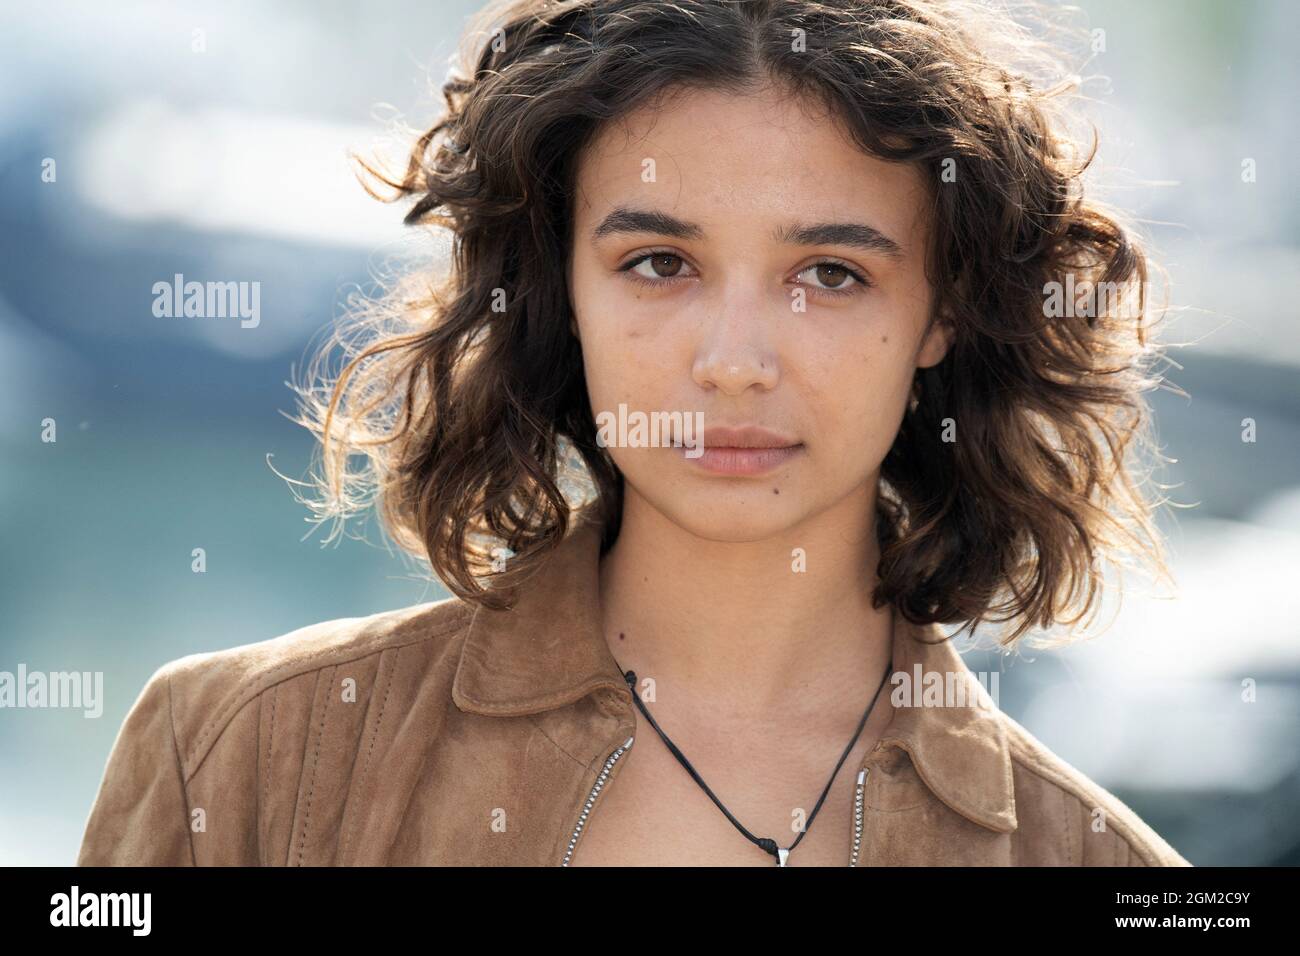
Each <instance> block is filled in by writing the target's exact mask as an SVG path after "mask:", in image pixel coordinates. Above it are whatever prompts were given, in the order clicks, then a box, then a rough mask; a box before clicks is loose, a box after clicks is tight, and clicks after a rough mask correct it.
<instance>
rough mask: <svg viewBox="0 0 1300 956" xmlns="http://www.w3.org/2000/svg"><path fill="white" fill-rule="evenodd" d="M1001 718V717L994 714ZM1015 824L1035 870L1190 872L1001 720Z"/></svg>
mask: <svg viewBox="0 0 1300 956" xmlns="http://www.w3.org/2000/svg"><path fill="white" fill-rule="evenodd" d="M999 713H1000V714H1001V712H999ZM1001 718H1002V720H1003V721H1004V723H1005V726H1006V730H1007V742H1008V746H1009V749H1010V754H1011V763H1012V768H1013V770H1012V773H1013V777H1014V784H1015V800H1016V818H1017V821H1018V823H1019V827H1018V829H1020V830H1021V831H1022V832H1023V833H1026V834H1032V835H1036V836H1046V837H1054V839H1036V840H1034V841H1033V842H1034V843H1035V844H1036V845H1035V846H1033V847H1028V846H1027V847H1026V848H1025V852H1026V853H1027V854H1030V855H1035V854H1037V855H1040V856H1042V857H1043V858H1042V859H1036V860H1034V859H1031V860H1028V861H1027V862H1030V863H1037V864H1039V865H1053V864H1065V865H1079V866H1191V863H1189V862H1188V861H1187V860H1186V859H1184V858H1183V856H1182V855H1181V854H1180V853H1179V852H1178V851H1177V850H1175V849H1174V848H1173V847H1172V846H1170V844H1169V843H1168V842H1167V841H1166V840H1165V839H1164V838H1163V837H1161V836H1160V835H1159V834H1158V833H1156V831H1155V830H1153V829H1152V828H1151V827H1150V826H1149V825H1148V824H1147V823H1146V821H1144V820H1143V819H1142V818H1141V817H1140V816H1138V814H1137V813H1136V812H1135V811H1134V810H1133V809H1132V808H1131V807H1129V806H1128V805H1127V804H1125V803H1124V802H1123V801H1121V800H1120V799H1119V798H1118V797H1116V796H1115V795H1114V794H1113V793H1111V792H1110V791H1108V790H1106V789H1105V788H1104V787H1102V786H1101V785H1100V784H1098V783H1097V782H1096V781H1094V780H1092V779H1091V778H1090V777H1088V776H1087V775H1086V774H1084V773H1083V772H1082V771H1080V770H1079V769H1078V768H1076V767H1074V766H1073V765H1071V764H1070V763H1068V762H1067V761H1065V760H1064V759H1062V758H1061V757H1060V756H1058V755H1057V754H1056V753H1055V752H1053V751H1052V750H1051V749H1049V748H1048V747H1047V745H1046V744H1044V743H1043V742H1042V741H1041V740H1039V739H1038V738H1037V737H1035V736H1034V735H1033V734H1031V733H1030V732H1029V731H1028V730H1026V729H1025V728H1024V727H1023V726H1021V725H1020V724H1019V723H1017V722H1016V721H1015V720H1013V719H1011V718H1010V717H1008V716H1007V715H1006V714H1001Z"/></svg>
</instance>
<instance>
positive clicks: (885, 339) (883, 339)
mask: <svg viewBox="0 0 1300 956" xmlns="http://www.w3.org/2000/svg"><path fill="white" fill-rule="evenodd" d="M888 341H889V336H888V335H882V336H881V337H880V344H881V345H884V344H885V343H886V342H888Z"/></svg>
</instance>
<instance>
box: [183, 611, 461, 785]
mask: <svg viewBox="0 0 1300 956" xmlns="http://www.w3.org/2000/svg"><path fill="white" fill-rule="evenodd" d="M463 624H464V622H459V623H455V624H449V625H448V626H447V627H444V628H442V629H440V630H438V631H435V632H433V633H432V634H423V635H421V636H420V637H417V638H414V639H412V640H409V641H404V642H402V643H401V644H391V645H385V646H384V647H378V648H367V649H365V650H363V651H360V652H359V653H357V654H356V656H354V657H349V658H347V659H345V660H341V661H333V662H328V663H323V664H322V663H319V662H314V661H313V662H310V663H308V664H307V666H306V667H305V668H303V669H302V670H300V671H295V672H292V673H288V674H285V675H284V676H283V677H280V676H279V675H280V674H281V673H283V672H284V671H288V670H290V669H291V668H293V667H295V666H301V664H302V663H303V662H301V661H291V662H286V663H284V664H279V665H276V666H275V667H273V668H271V669H270V670H269V671H266V672H265V673H264V674H261V675H260V676H259V677H258V679H257V681H256V682H254V683H253V684H251V685H250V687H249V689H247V690H245V691H244V692H243V693H241V694H240V695H239V696H238V697H236V698H235V701H234V703H233V704H230V705H227V706H226V708H225V709H224V710H222V711H221V712H220V713H219V714H218V715H217V716H216V717H213V718H212V720H210V721H208V723H207V725H206V726H205V728H204V730H203V731H202V733H200V734H199V737H198V740H197V741H196V742H195V744H194V748H193V750H192V751H191V754H190V757H189V762H191V763H194V769H193V770H191V771H190V772H189V775H188V776H187V777H185V779H186V780H189V779H193V777H194V775H195V774H196V773H198V771H199V767H200V766H202V764H203V761H204V760H205V759H207V751H205V750H203V746H204V743H205V741H206V740H207V737H208V736H209V735H210V734H211V733H212V731H213V730H214V729H216V728H217V726H218V725H220V729H221V730H223V731H224V730H225V728H226V726H227V725H228V724H229V723H230V722H231V721H232V720H233V719H234V718H235V716H236V715H237V714H238V713H239V711H240V710H241V709H242V708H243V707H245V706H246V705H247V704H248V703H249V701H251V700H253V699H254V698H256V697H257V696H258V695H260V694H262V693H265V692H266V691H268V690H270V689H271V688H272V687H275V686H276V685H278V684H282V683H284V682H285V681H288V680H293V678H295V677H301V676H302V675H304V674H309V673H311V672H312V671H313V670H314V671H317V672H318V673H319V672H320V671H322V670H324V669H325V668H327V667H338V666H340V665H342V664H348V663H351V662H352V661H358V660H361V659H362V658H365V657H370V656H371V655H373V654H382V653H383V652H384V651H385V650H388V649H390V648H399V647H409V646H411V645H412V644H420V643H422V642H424V641H431V640H434V639H436V638H439V637H445V636H446V635H448V634H450V633H452V632H453V631H455V630H457V629H459V628H461V627H463ZM271 678H278V679H276V680H271ZM267 681H269V683H268V682H267ZM217 737H220V734H218V735H217ZM216 739H217V738H216V737H214V738H213V741H212V742H213V743H215V742H216ZM209 746H211V744H209Z"/></svg>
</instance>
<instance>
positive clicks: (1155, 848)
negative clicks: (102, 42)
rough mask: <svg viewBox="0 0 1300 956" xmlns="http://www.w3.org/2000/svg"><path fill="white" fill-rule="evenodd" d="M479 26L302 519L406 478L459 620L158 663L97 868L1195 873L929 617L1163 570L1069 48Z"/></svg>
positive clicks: (1067, 619)
mask: <svg viewBox="0 0 1300 956" xmlns="http://www.w3.org/2000/svg"><path fill="white" fill-rule="evenodd" d="M471 37H472V38H473V39H474V40H475V42H476V44H477V49H476V50H475V51H474V53H473V58H472V60H471V61H470V62H472V63H473V67H472V69H470V70H468V71H466V72H464V73H463V74H460V73H453V74H452V75H450V76H449V77H448V79H447V80H446V82H445V84H444V87H443V90H444V94H445V98H446V103H447V113H446V116H445V117H444V118H442V120H441V121H440V122H439V123H438V124H437V125H436V126H434V127H433V128H432V129H429V130H428V131H427V132H426V133H425V134H424V135H423V136H421V137H420V138H419V142H418V144H417V145H416V147H415V149H414V151H413V153H412V155H411V157H410V163H409V167H408V169H407V170H406V171H405V173H404V174H403V175H401V176H396V177H384V176H383V174H382V173H378V172H377V171H376V170H374V169H370V171H371V172H376V174H377V175H379V176H380V177H381V179H384V181H385V182H387V183H388V184H389V185H390V186H392V187H395V188H396V190H397V194H398V195H399V196H409V197H413V198H414V199H415V202H414V205H413V207H412V208H411V210H410V212H409V214H408V215H407V222H408V223H411V224H413V225H422V226H427V227H429V228H431V229H446V230H448V231H449V233H450V237H451V239H452V255H451V260H450V268H449V271H448V272H447V274H446V275H444V276H440V277H438V279H437V281H435V282H430V281H429V279H428V277H427V276H423V275H421V276H413V277H409V278H408V280H407V281H406V282H405V283H403V284H402V285H401V286H399V287H398V288H397V289H394V290H393V291H392V293H391V295H389V296H388V297H387V298H386V299H384V300H383V301H381V302H379V303H377V305H378V306H379V309H378V312H377V315H367V316H364V319H365V322H364V324H363V325H362V329H363V330H366V331H368V332H372V333H373V332H376V331H378V334H377V335H376V336H372V338H371V340H369V341H365V342H364V344H362V343H358V342H353V341H350V340H349V339H348V338H347V337H345V336H343V335H342V334H340V335H339V338H338V341H339V342H342V343H344V344H345V345H346V346H347V347H348V348H349V349H352V350H354V352H351V353H349V354H350V355H351V357H352V361H351V362H350V363H349V364H348V365H347V366H346V368H345V369H344V370H343V372H342V374H341V375H339V376H338V377H337V379H336V380H333V379H330V380H328V381H327V382H326V386H327V387H326V389H325V390H324V391H321V390H320V389H319V388H318V387H315V388H309V389H304V390H303V394H304V396H305V397H306V400H305V402H304V415H303V422H304V423H305V424H307V425H308V426H309V427H311V428H313V429H314V430H315V431H316V433H317V434H318V435H319V436H320V437H321V439H322V442H323V444H322V452H323V454H322V459H321V460H322V462H323V464H324V473H323V474H322V475H320V476H319V484H320V487H321V489H322V490H323V492H324V494H323V497H322V498H321V499H320V500H319V501H317V502H314V504H315V506H316V507H317V509H318V512H319V514H320V515H321V516H322V517H329V516H333V517H345V516H347V515H349V514H351V513H353V512H354V511H355V510H356V509H358V508H359V507H361V506H363V505H365V504H366V503H367V501H366V498H367V494H366V492H374V493H377V496H378V498H377V500H378V501H379V502H380V503H381V505H382V514H383V516H384V518H385V522H386V528H388V529H389V530H390V531H391V532H392V534H393V536H394V538H395V539H396V540H397V541H399V542H400V543H401V544H402V545H403V546H404V547H405V548H407V549H408V550H409V551H410V552H411V553H413V554H416V555H419V556H421V557H423V558H425V559H427V560H428V562H429V563H430V565H431V567H432V569H433V571H434V572H435V573H436V575H437V577H438V578H439V580H441V581H442V582H443V583H444V584H445V586H446V587H447V588H448V589H449V590H450V592H452V596H451V597H449V598H448V599H446V600H443V601H438V602H434V603H431V604H421V605H416V606H414V607H410V608H403V609H399V610H396V611H391V612H387V613H384V614H379V615H374V616H371V617H367V618H352V619H345V620H340V621H328V622H324V623H321V624H315V625H312V626H310V627H306V628H303V629H302V630H300V631H296V632H294V633H292V634H288V635H284V636H282V637H280V638H277V639H276V640H273V641H267V642H262V643H257V644H251V645H246V646H243V647H238V648H234V649H230V650H225V651H220V652H216V653H213V654H205V655H198V656H195V657H189V658H183V659H181V660H179V661H174V662H172V663H170V664H168V665H166V666H164V667H163V668H162V669H161V670H160V671H159V672H158V674H156V675H155V677H154V678H153V679H152V680H151V681H150V683H149V685H148V686H147V687H146V688H145V690H144V692H143V693H142V695H141V698H140V700H139V701H138V702H137V704H136V706H135V708H134V709H133V711H132V713H131V715H130V716H129V717H128V720H127V722H126V725H125V726H124V728H123V731H122V734H121V736H120V738H119V741H118V743H117V745H116V747H115V750H114V754H113V756H112V757H111V759H110V762H109V766H108V770H107V773H106V776H105V780H104V784H103V789H102V791H101V794H100V797H99V800H98V802H97V803H96V806H95V808H94V811H93V813H92V815H91V818H90V821H89V825H88V827H87V834H86V840H85V844H84V846H83V848H82V853H81V862H83V863H104V862H121V863H130V862H194V863H237V864H276V865H283V864H290V865H302V864H319V863H327V864H357V863H372V864H373V863H379V864H408V863H432V864H479V865H487V864H497V865H507V864H514V865H609V864H612V865H737V866H749V865H760V866H761V865H772V864H778V865H791V866H813V865H827V866H844V865H857V866H865V865H891V864H908V865H911V864H963V865H965V864H996V865H1042V864H1049V865H1056V864H1075V865H1130V864H1132V865H1187V861H1186V860H1185V859H1183V858H1182V857H1181V856H1180V855H1179V854H1178V853H1177V852H1176V851H1175V850H1174V849H1173V848H1172V847H1170V846H1169V844H1168V843H1166V842H1165V841H1164V840H1163V839H1161V837H1160V836H1158V835H1157V834H1156V833H1154V832H1153V831H1152V830H1151V829H1150V828H1149V827H1148V826H1147V825H1146V824H1145V823H1144V822H1143V821H1142V820H1141V819H1140V818H1139V817H1138V816H1137V815H1136V814H1135V813H1133V811H1131V810H1130V809H1129V808H1127V807H1126V806H1125V805H1124V804H1122V803H1121V802H1120V801H1118V800H1117V799H1116V798H1115V797H1114V796H1113V795H1111V794H1110V793H1108V792H1107V791H1106V790H1104V789H1103V788H1102V787H1100V786H1098V785H1097V784H1096V783H1095V782H1093V781H1091V780H1090V779H1088V778H1087V777H1086V776H1085V775H1084V774H1082V773H1081V772H1079V771H1078V770H1076V769H1075V768H1073V767H1071V766H1070V765H1068V764H1067V763H1066V762H1064V761H1063V760H1062V759H1061V758H1059V757H1057V756H1056V755H1055V754H1053V753H1052V752H1051V751H1050V750H1048V749H1047V748H1046V747H1045V746H1044V745H1043V744H1042V743H1041V742H1039V741H1037V740H1036V739H1035V738H1034V737H1032V736H1031V735H1030V734H1029V733H1028V732H1027V731H1025V730H1024V729H1023V728H1022V727H1020V726H1019V725H1018V724H1016V723H1015V722H1014V721H1012V720H1011V719H1009V718H1007V717H1006V716H1005V715H1003V714H1002V713H1001V712H1000V711H998V710H997V709H996V707H994V706H992V702H991V701H990V699H989V695H988V694H987V693H985V692H984V690H983V689H982V688H981V687H980V685H979V683H978V682H977V681H976V680H975V679H974V675H972V673H971V672H970V671H969V670H968V669H967V668H966V665H965V664H964V663H963V661H962V659H961V658H960V656H958V654H957V653H956V652H955V651H954V650H953V648H952V647H951V645H950V643H948V642H947V641H946V640H945V638H944V634H943V633H942V632H941V631H940V630H939V625H941V624H956V623H961V624H965V625H967V626H970V627H972V628H973V627H974V626H975V625H977V624H980V623H982V622H1003V623H1006V624H1008V628H1007V637H1006V639H1005V642H1004V643H1005V644H1006V645H1007V646H1008V647H1012V646H1014V644H1015V643H1016V642H1017V641H1018V640H1019V639H1020V638H1021V637H1022V636H1023V635H1024V634H1025V633H1026V632H1027V631H1028V630H1029V629H1030V628H1033V627H1044V628H1045V627H1049V626H1052V625H1055V624H1072V623H1077V622H1078V621H1079V620H1081V619H1082V618H1083V617H1084V615H1085V614H1087V613H1089V612H1090V611H1093V610H1095V607H1096V604H1097V600H1098V598H1099V591H1098V587H1097V585H1098V582H1099V580H1100V576H1099V571H1098V563H1099V562H1100V561H1101V560H1102V559H1107V558H1112V557H1115V556H1117V555H1119V554H1121V553H1124V552H1125V551H1128V552H1134V551H1136V552H1137V553H1138V554H1139V555H1145V556H1147V557H1149V558H1151V559H1152V561H1153V562H1154V563H1155V564H1156V565H1157V566H1159V543H1158V540H1157V539H1156V537H1155V534H1154V531H1153V526H1152V523H1151V509H1152V508H1153V507H1154V504H1153V503H1152V502H1148V501H1146V500H1145V499H1144V498H1143V496H1142V494H1141V491H1140V486H1139V481H1140V476H1139V475H1137V473H1136V472H1135V463H1134V461H1133V460H1132V455H1131V451H1132V450H1133V449H1134V448H1135V447H1137V446H1138V445H1139V444H1140V442H1139V441H1137V440H1138V439H1140V438H1141V436H1142V429H1143V427H1144V424H1145V421H1146V415H1145V411H1146V409H1145V405H1144V402H1143V400H1142V398H1141V392H1142V390H1143V389H1144V388H1146V387H1148V386H1149V385H1150V384H1151V381H1152V378H1151V376H1150V375H1149V373H1148V371H1147V368H1148V366H1149V364H1150V359H1151V358H1152V356H1153V355H1154V351H1153V350H1152V349H1151V348H1150V347H1149V346H1148V345H1147V343H1146V335H1145V332H1144V326H1145V325H1146V324H1147V316H1146V314H1145V313H1146V311H1147V304H1146V299H1145V296H1144V289H1143V285H1144V283H1145V280H1146V275H1147V265H1146V261H1145V258H1144V255H1143V253H1142V251H1141V249H1140V247H1139V245H1138V244H1137V241H1136V240H1135V238H1134V237H1133V236H1132V235H1131V234H1130V233H1129V231H1127V230H1126V229H1125V228H1124V227H1123V226H1121V225H1120V224H1119V222H1118V221H1117V220H1116V219H1115V218H1114V217H1113V216H1111V215H1108V214H1107V213H1106V212H1104V211H1103V210H1102V209H1100V208H1099V207H1098V206H1097V205H1096V204H1094V203H1093V202H1091V201H1090V200H1088V199H1085V198H1084V195H1083V191H1082V188H1081V176H1082V174H1083V170H1084V168H1085V167H1086V166H1087V165H1088V159H1089V157H1087V156H1084V155H1082V153H1081V151H1080V150H1079V149H1078V148H1077V147H1076V142H1075V140H1074V139H1073V138H1072V137H1071V135H1070V134H1069V133H1068V132H1067V127H1066V125H1065V124H1064V122H1063V119H1062V117H1061V116H1060V115H1058V114H1059V110H1058V106H1059V104H1060V103H1061V102H1062V96H1063V94H1064V93H1066V92H1068V88H1067V87H1066V86H1049V85H1046V82H1045V80H1044V77H1045V76H1046V75H1047V73H1046V72H1045V71H1046V69H1047V68H1049V67H1050V66H1051V65H1052V60H1051V59H1050V57H1049V56H1048V53H1050V51H1046V52H1045V50H1044V49H1043V48H1041V47H1040V46H1039V44H1038V42H1037V41H1035V40H1032V39H1031V36H1030V34H1029V33H1027V32H1025V31H1023V30H1021V29H1020V28H1018V27H1016V26H1015V25H1013V24H1012V23H1011V22H1009V21H1007V20H1005V19H1000V18H999V17H998V16H997V15H994V14H992V13H989V12H986V8H984V7H983V6H982V5H978V4H970V5H967V4H959V3H948V2H929V0H924V2H923V0H834V2H805V0H676V2H674V3H658V2H634V0H570V2H558V3H557V2H543V0H515V2H512V3H507V4H498V5H494V6H493V7H490V8H489V9H488V10H487V11H486V13H485V16H484V19H483V20H482V21H481V23H480V24H478V29H476V30H475V31H474V32H472V34H471ZM368 168H370V167H368ZM1063 290H1064V293H1065V295H1064V299H1062V291H1063ZM1116 290H1118V293H1119V294H1118V295H1115V294H1107V293H1108V292H1109V293H1114V292H1115V291H1116ZM1062 302H1064V305H1065V308H1064V309H1062V308H1059V307H1058V306H1060V305H1061V303H1062ZM389 320H394V321H391V322H390V321H389ZM318 396H328V400H327V401H319V400H317V397H318ZM358 454H359V455H363V456H366V462H367V464H368V466H369V467H368V468H367V469H364V470H362V471H360V472H358V471H353V470H349V468H348V464H349V460H350V457H351V456H354V455H358ZM1080 719H1081V720H1086V719H1087V715H1086V714H1081V715H1080ZM200 820H201V824H202V825H201V826H200V825H199V823H197V822H196V821H200Z"/></svg>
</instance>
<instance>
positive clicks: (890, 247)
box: [591, 206, 903, 259]
mask: <svg viewBox="0 0 1300 956" xmlns="http://www.w3.org/2000/svg"><path fill="white" fill-rule="evenodd" d="M631 232H653V233H657V234H659V235H661V236H672V237H673V238H674V239H703V238H704V230H703V229H701V228H700V227H699V226H698V225H696V224H695V223H693V222H687V221H685V220H683V219H678V218H677V217H676V216H672V215H669V214H668V213H666V212H654V211H651V210H645V209H632V208H630V207H628V206H619V207H618V208H616V209H615V210H614V211H613V212H611V213H610V214H609V215H607V216H606V217H605V218H604V219H602V220H601V221H600V224H599V225H598V226H596V228H595V229H594V230H592V233H591V238H592V241H597V240H599V239H602V238H604V237H605V236H612V235H617V234H619V233H631ZM772 238H773V239H775V240H776V241H777V242H785V243H789V244H792V245H800V246H854V247H855V248H858V249H862V250H864V251H866V252H874V253H878V254H880V255H884V256H888V257H889V258H891V259H901V258H903V249H902V247H901V246H900V245H899V244H898V243H896V242H895V241H894V240H893V239H890V238H889V237H888V236H886V235H885V234H884V233H883V232H881V231H880V230H879V229H876V228H875V227H873V226H868V225H866V224H865V223H860V222H819V223H810V224H804V225H790V226H780V227H778V228H777V229H776V230H775V231H774V232H773V234H772Z"/></svg>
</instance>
